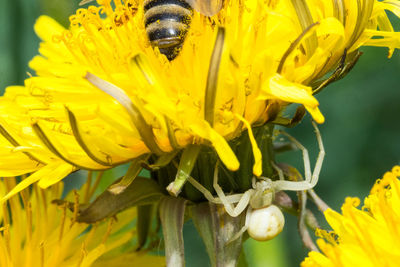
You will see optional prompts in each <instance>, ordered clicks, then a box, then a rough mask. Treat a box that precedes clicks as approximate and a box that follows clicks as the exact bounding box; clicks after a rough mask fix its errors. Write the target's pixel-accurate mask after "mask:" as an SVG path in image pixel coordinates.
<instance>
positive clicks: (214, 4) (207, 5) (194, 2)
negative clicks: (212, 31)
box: [185, 0, 224, 17]
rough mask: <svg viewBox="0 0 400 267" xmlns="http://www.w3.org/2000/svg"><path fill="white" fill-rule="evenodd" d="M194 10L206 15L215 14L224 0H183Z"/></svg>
mask: <svg viewBox="0 0 400 267" xmlns="http://www.w3.org/2000/svg"><path fill="white" fill-rule="evenodd" d="M185 2H187V3H188V4H189V5H190V6H191V7H192V8H193V9H194V10H196V11H197V12H200V13H201V14H203V15H206V16H208V17H211V16H214V15H215V14H217V13H218V12H219V11H220V10H221V8H222V5H223V3H224V0H185Z"/></svg>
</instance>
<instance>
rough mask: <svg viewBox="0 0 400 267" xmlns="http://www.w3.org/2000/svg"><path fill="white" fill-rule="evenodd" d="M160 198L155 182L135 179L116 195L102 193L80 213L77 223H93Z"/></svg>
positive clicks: (106, 192) (146, 179)
mask: <svg viewBox="0 0 400 267" xmlns="http://www.w3.org/2000/svg"><path fill="white" fill-rule="evenodd" d="M117 182H119V181H117ZM111 186H112V185H111ZM162 196H163V194H162V193H161V190H160V188H159V186H158V184H157V183H156V182H155V181H153V180H151V179H149V178H143V177H137V178H136V179H135V180H134V181H133V182H132V183H131V184H130V185H129V186H128V187H127V188H126V189H125V190H124V191H123V192H122V193H120V194H118V195H115V194H113V193H111V192H109V191H108V190H107V191H105V192H104V193H102V194H101V195H100V196H98V197H97V198H96V199H95V201H94V202H93V203H92V204H90V206H89V207H88V208H87V209H84V210H82V211H81V212H80V214H79V216H78V218H77V221H78V222H85V223H94V222H97V221H100V220H102V219H104V218H107V217H111V216H114V215H116V214H117V213H119V212H121V211H123V210H125V209H127V208H130V207H133V206H142V205H149V204H153V203H155V202H158V201H159V200H160V198H161V197H162Z"/></svg>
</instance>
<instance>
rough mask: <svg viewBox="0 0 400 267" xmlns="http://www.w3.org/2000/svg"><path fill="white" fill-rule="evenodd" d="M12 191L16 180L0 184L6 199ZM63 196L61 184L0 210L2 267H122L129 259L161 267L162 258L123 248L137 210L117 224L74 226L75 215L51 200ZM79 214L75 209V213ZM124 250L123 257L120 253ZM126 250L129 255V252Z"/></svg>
mask: <svg viewBox="0 0 400 267" xmlns="http://www.w3.org/2000/svg"><path fill="white" fill-rule="evenodd" d="M15 185H16V179H13V178H7V179H4V180H1V181H0V193H1V194H2V195H4V193H5V192H6V191H9V190H10V189H11V188H12V187H14V186H15ZM87 186H88V184H86V185H85V187H83V188H82V189H83V190H81V192H80V193H83V192H84V190H86V192H88V191H92V190H93V188H90V187H89V188H87V189H86V187H87ZM62 191H63V184H62V183H58V184H56V185H54V186H52V187H51V188H49V189H48V190H43V189H40V188H39V187H37V186H34V187H33V188H32V191H31V192H29V190H25V191H23V192H21V194H20V195H16V196H14V197H12V198H11V199H9V201H8V202H6V203H5V204H4V205H3V207H2V212H0V225H1V227H0V266H7V267H20V266H43V267H53V266H64V267H66V266H81V267H83V266H104V265H102V264H103V263H104V262H108V263H112V262H114V263H122V262H121V261H123V260H124V259H128V258H130V259H131V260H133V259H134V260H135V262H136V263H138V264H140V263H143V264H144V265H151V263H154V264H158V265H161V264H162V263H163V262H164V257H158V256H150V255H146V252H145V251H143V252H138V253H133V252H132V251H133V250H134V247H133V246H127V244H128V243H129V242H130V241H131V240H132V238H133V237H134V234H135V232H134V231H132V230H134V229H130V231H127V229H126V227H127V226H129V224H130V223H131V222H132V219H133V218H134V217H135V216H136V209H130V210H127V211H125V212H124V213H121V214H120V215H119V216H118V220H115V219H109V220H106V221H104V222H101V223H97V224H95V225H92V226H91V227H90V226H89V225H87V224H84V223H78V222H74V220H75V219H74V218H75V217H76V215H77V214H76V213H75V212H73V213H71V212H70V211H69V210H68V207H67V205H66V204H65V205H61V206H57V205H55V204H52V201H53V200H55V199H60V198H61V194H62ZM77 197H79V196H78V195H75V196H74V194H72V192H71V193H70V194H69V195H68V196H67V199H69V200H70V201H74V198H77ZM75 203H77V202H76V201H75ZM77 204H78V203H77ZM77 208H78V206H75V207H74V210H75V209H76V210H77ZM71 217H72V219H71ZM123 246H125V251H122V247H123ZM129 247H130V248H131V250H132V251H130V252H129V251H127V248H129ZM125 254H126V255H125ZM107 255H109V256H108V257H107ZM110 255H112V256H110ZM122 255H124V256H123V257H122ZM102 256H103V257H102ZM128 262H129V261H125V264H127V263H128ZM109 266H110V265H109ZM112 266H117V265H114V264H112Z"/></svg>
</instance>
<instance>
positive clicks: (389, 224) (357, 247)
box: [301, 166, 400, 267]
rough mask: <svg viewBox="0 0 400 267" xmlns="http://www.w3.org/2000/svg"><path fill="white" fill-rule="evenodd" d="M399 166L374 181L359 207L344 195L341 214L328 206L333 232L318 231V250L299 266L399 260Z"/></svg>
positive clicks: (383, 263)
mask: <svg viewBox="0 0 400 267" xmlns="http://www.w3.org/2000/svg"><path fill="white" fill-rule="evenodd" d="M399 177H400V166H395V167H394V168H393V169H392V171H391V172H387V173H386V174H385V175H384V176H383V178H382V179H380V180H377V181H376V183H375V185H374V186H373V187H372V189H371V193H370V195H369V196H368V197H367V198H366V199H365V200H364V207H363V209H362V210H359V209H357V208H356V207H357V206H358V205H359V204H360V200H359V199H358V198H347V199H346V201H345V204H344V205H343V206H342V215H341V214H339V213H337V212H335V211H333V210H330V209H328V210H327V211H326V212H325V217H326V219H327V221H328V223H329V225H330V226H331V227H332V229H333V232H331V233H327V232H325V231H321V232H320V234H321V235H322V237H323V238H324V239H319V240H318V241H317V243H318V246H319V248H320V249H321V251H322V253H318V252H310V253H309V256H308V258H306V259H305V260H304V261H303V262H302V264H301V266H302V267H308V266H324V267H330V266H332V267H337V266H349V267H350V266H366V267H368V266H371V267H373V266H398V263H399V259H400V248H399V246H398V244H399V240H400V181H399V179H398V178H399Z"/></svg>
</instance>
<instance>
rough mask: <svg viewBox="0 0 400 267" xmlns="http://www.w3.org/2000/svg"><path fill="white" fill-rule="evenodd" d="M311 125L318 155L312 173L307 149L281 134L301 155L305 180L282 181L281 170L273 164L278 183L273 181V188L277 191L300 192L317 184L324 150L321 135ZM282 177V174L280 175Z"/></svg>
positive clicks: (316, 128) (315, 127) (290, 137)
mask: <svg viewBox="0 0 400 267" xmlns="http://www.w3.org/2000/svg"><path fill="white" fill-rule="evenodd" d="M312 125H313V127H314V129H315V134H316V136H317V141H318V147H319V153H318V157H317V161H316V163H315V167H314V171H313V173H311V166H310V157H309V154H308V151H307V149H306V148H305V147H304V146H303V145H302V144H300V142H299V141H297V140H296V139H295V138H294V137H293V136H291V135H289V134H288V133H286V132H282V134H284V135H286V136H287V137H288V138H289V139H290V140H291V141H292V142H293V143H294V144H295V145H296V146H297V147H298V148H299V149H300V150H301V151H302V153H303V161H304V172H305V180H304V181H301V182H293V181H284V180H282V177H281V173H282V170H281V169H280V168H279V167H278V166H276V165H275V164H273V165H272V166H273V167H274V168H275V170H276V171H277V172H278V174H279V178H280V180H279V181H274V182H273V183H274V187H275V189H276V190H277V191H279V190H292V191H302V190H309V189H312V188H313V187H314V186H315V185H316V184H317V182H318V178H319V174H320V172H321V168H322V163H323V160H324V157H325V149H324V145H323V143H322V138H321V133H320V132H319V130H318V127H317V125H316V124H315V123H314V122H312ZM282 176H283V174H282Z"/></svg>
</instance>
